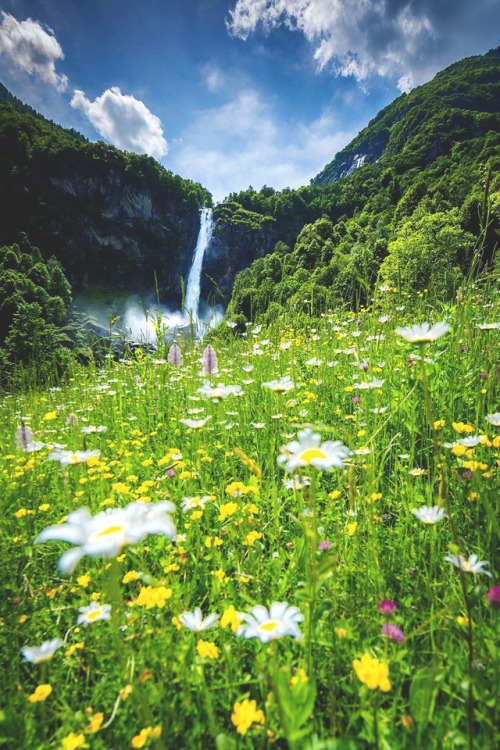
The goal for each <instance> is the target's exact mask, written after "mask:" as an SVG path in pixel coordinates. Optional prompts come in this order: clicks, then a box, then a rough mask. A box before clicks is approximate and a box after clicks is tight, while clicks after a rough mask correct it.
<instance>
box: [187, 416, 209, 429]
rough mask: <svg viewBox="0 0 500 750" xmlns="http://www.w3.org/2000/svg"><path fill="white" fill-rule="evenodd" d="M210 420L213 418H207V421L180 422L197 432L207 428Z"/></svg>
mask: <svg viewBox="0 0 500 750" xmlns="http://www.w3.org/2000/svg"><path fill="white" fill-rule="evenodd" d="M209 419H212V417H205V419H179V422H180V423H181V424H185V425H186V427H189V428H190V429H191V430H194V431H195V432H197V431H199V430H201V429H203V427H205V425H206V423H207V422H208V420H209Z"/></svg>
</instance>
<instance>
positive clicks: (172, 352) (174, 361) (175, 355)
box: [167, 342, 182, 367]
mask: <svg viewBox="0 0 500 750" xmlns="http://www.w3.org/2000/svg"><path fill="white" fill-rule="evenodd" d="M167 362H169V364H171V365H173V366H174V367H179V366H180V365H182V354H181V350H180V347H179V344H177V343H176V342H174V343H173V344H172V346H171V347H170V349H169V350H168V355H167Z"/></svg>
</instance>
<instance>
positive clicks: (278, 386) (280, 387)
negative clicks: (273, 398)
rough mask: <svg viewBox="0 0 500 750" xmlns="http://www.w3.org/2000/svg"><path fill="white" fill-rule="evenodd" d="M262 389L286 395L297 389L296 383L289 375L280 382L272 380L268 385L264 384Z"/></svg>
mask: <svg viewBox="0 0 500 750" xmlns="http://www.w3.org/2000/svg"><path fill="white" fill-rule="evenodd" d="M262 388H269V390H271V391H276V393H286V392H287V391H291V390H292V388H295V383H294V382H293V380H292V379H291V378H290V376H288V375H287V376H285V377H284V378H280V379H279V380H270V381H269V382H268V383H262Z"/></svg>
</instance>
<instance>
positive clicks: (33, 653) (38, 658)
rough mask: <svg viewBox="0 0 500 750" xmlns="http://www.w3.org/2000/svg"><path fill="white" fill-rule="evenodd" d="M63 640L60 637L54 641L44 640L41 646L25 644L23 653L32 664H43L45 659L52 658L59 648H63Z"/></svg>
mask: <svg viewBox="0 0 500 750" xmlns="http://www.w3.org/2000/svg"><path fill="white" fill-rule="evenodd" d="M62 645H63V642H62V641H61V639H60V638H54V640H52V641H44V642H43V643H42V645H41V646H40V647H38V646H24V647H23V648H22V649H21V653H22V655H23V656H24V658H25V659H26V661H29V662H31V664H41V663H42V662H44V661H49V659H52V657H53V656H54V654H55V652H56V651H57V649H58V648H61V646H62Z"/></svg>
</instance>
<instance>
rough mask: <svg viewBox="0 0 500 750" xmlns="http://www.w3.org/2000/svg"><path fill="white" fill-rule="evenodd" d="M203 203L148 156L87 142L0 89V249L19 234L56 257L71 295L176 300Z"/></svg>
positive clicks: (204, 196) (197, 190)
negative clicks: (121, 292) (84, 291)
mask: <svg viewBox="0 0 500 750" xmlns="http://www.w3.org/2000/svg"><path fill="white" fill-rule="evenodd" d="M204 204H207V205H211V195H210V193H209V192H208V191H207V190H205V189H204V188H203V187H202V186H201V185H199V184H196V183H193V182H191V181H189V180H184V179H182V178H181V177H179V176H177V175H174V174H172V173H171V172H169V171H167V170H166V169H164V168H163V167H162V166H161V165H160V164H159V163H158V162H156V161H155V160H154V159H152V158H151V157H148V156H138V155H136V154H131V153H125V152H122V151H119V150H118V149H116V148H114V147H113V146H109V145H106V144H104V143H102V142H97V143H89V142H88V141H87V140H86V139H85V138H84V137H83V136H81V135H80V134H79V133H77V132H76V131H74V130H66V129H65V128H62V127H60V126H59V125H56V124H55V123H53V122H51V121H50V120H47V119H46V118H44V117H42V116H41V115H39V114H38V113H37V112H35V111H34V110H33V109H31V107H28V106H27V105H25V104H23V103H22V102H20V101H19V100H18V99H16V97H14V96H12V94H10V92H8V90H7V89H6V88H5V87H4V86H2V85H0V246H2V245H4V246H9V245H11V244H12V243H15V242H17V241H18V239H19V237H20V236H21V235H22V234H23V233H24V234H26V235H27V236H28V238H29V241H30V242H31V243H32V245H35V246H37V247H38V248H39V249H40V251H41V254H42V257H43V258H49V257H51V256H55V257H56V258H57V259H58V260H59V261H60V262H61V264H62V267H63V269H64V272H65V274H66V276H67V277H68V279H69V280H70V282H71V285H72V287H73V289H74V290H78V289H81V288H82V287H85V286H87V285H89V284H90V285H102V286H104V287H106V288H115V289H127V290H128V291H138V292H144V291H151V290H154V289H155V285H156V283H157V284H158V286H159V288H160V292H161V293H162V295H163V297H165V296H168V297H171V298H172V297H173V298H175V297H176V298H177V299H180V283H179V279H180V277H181V276H185V275H186V274H187V272H188V269H189V263H190V260H191V256H192V250H193V248H194V246H195V244H196V238H197V234H198V230H199V208H200V206H202V205H204Z"/></svg>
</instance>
